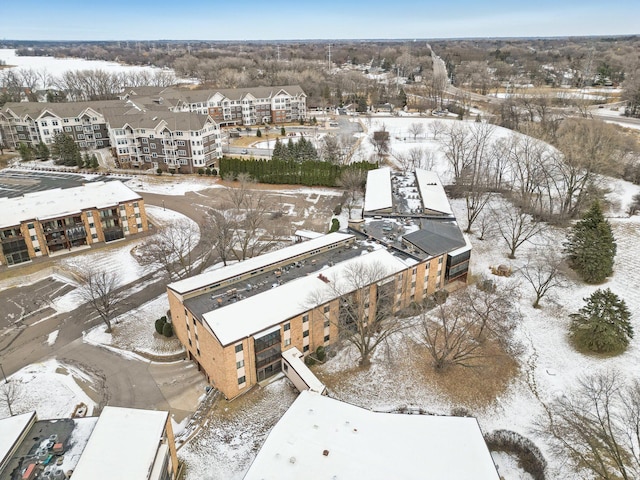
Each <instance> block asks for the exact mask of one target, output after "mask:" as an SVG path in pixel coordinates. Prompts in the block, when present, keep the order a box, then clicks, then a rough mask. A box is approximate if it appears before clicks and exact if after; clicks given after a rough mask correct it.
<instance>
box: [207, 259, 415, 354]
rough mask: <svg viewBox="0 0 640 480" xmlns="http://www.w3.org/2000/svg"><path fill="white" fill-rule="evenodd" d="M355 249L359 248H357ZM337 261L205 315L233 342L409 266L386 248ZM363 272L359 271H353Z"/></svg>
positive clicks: (223, 337) (215, 329)
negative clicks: (362, 284)
mask: <svg viewBox="0 0 640 480" xmlns="http://www.w3.org/2000/svg"><path fill="white" fill-rule="evenodd" d="M354 251H356V252H357V251H360V250H359V249H358V248H357V247H356V248H355V249H354ZM360 252H361V255H359V256H357V257H353V258H351V259H349V260H346V261H343V262H341V263H338V264H336V265H334V266H332V267H326V266H321V267H320V268H318V267H317V266H316V271H315V272H314V273H312V274H310V275H307V276H303V277H299V278H297V279H295V280H292V281H289V282H287V283H284V284H283V285H280V286H276V287H275V288H270V289H267V290H266V291H263V292H262V293H259V294H257V295H255V296H252V297H249V298H246V299H244V300H243V301H241V302H236V303H233V304H231V305H228V306H224V307H221V308H215V309H213V310H211V311H210V312H208V313H205V314H204V315H203V318H204V323H206V324H207V325H208V326H209V328H210V329H211V331H212V332H213V333H214V335H215V336H216V337H217V338H218V341H219V342H220V343H221V344H222V345H230V344H232V343H235V342H238V341H240V340H242V339H244V338H247V337H250V336H252V335H258V334H260V333H264V332H265V331H266V330H267V329H270V328H272V327H274V326H277V325H279V324H280V323H282V322H283V321H285V320H287V319H289V318H293V317H295V316H297V315H301V314H302V313H304V312H306V311H308V310H310V309H312V308H314V307H316V306H319V305H323V304H325V303H327V302H329V301H331V300H333V299H335V298H337V297H339V296H342V295H344V294H346V293H349V292H352V291H354V290H356V289H357V285H359V284H361V282H362V281H363V279H362V275H364V276H365V278H366V281H367V282H370V283H373V282H377V281H380V280H383V279H385V278H388V277H390V276H391V275H394V274H396V273H398V272H401V271H402V270H405V269H406V268H407V267H408V264H407V263H405V262H404V261H403V260H402V259H400V258H398V257H396V256H394V255H392V254H391V253H389V251H388V250H387V249H385V248H379V249H377V250H374V251H373V252H362V251H360ZM360 271H363V272H364V273H363V274H362V275H361V274H356V277H357V278H354V275H353V274H352V273H351V272H360Z"/></svg>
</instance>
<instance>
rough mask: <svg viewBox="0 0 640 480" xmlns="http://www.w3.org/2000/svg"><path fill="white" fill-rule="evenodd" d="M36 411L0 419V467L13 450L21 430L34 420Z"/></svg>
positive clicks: (21, 432)
mask: <svg viewBox="0 0 640 480" xmlns="http://www.w3.org/2000/svg"><path fill="white" fill-rule="evenodd" d="M35 416H36V412H29V413H23V414H22V415H14V416H13V417H7V418H3V419H0V433H2V435H0V467H1V466H2V465H3V464H4V463H5V461H6V460H7V456H8V455H9V453H11V450H13V448H14V446H15V443H16V442H17V441H18V440H19V439H20V437H21V436H22V434H23V432H24V431H25V430H26V429H27V428H28V427H29V425H30V424H31V422H32V421H34V420H35Z"/></svg>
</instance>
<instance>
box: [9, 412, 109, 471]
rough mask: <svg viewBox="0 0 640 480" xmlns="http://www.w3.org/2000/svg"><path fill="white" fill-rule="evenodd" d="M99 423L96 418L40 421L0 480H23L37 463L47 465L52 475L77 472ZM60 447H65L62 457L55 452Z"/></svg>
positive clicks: (32, 429) (45, 467)
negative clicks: (24, 474) (54, 448)
mask: <svg viewBox="0 0 640 480" xmlns="http://www.w3.org/2000/svg"><path fill="white" fill-rule="evenodd" d="M96 422H97V418H95V417H91V418H73V419H71V418H63V419H57V420H39V421H37V422H36V423H35V424H34V425H33V427H31V429H30V430H29V432H28V434H27V435H26V437H25V440H24V441H23V442H22V443H21V444H20V446H19V447H18V449H17V450H16V452H15V453H14V455H13V456H12V457H11V459H10V460H9V462H8V463H7V466H6V467H5V468H4V470H3V471H2V472H0V480H20V479H21V478H22V472H23V471H24V469H25V468H27V467H28V466H29V464H31V463H37V462H42V463H44V464H45V465H44V469H45V470H47V469H48V471H51V473H52V474H53V473H54V470H60V471H62V472H68V471H70V470H74V469H75V468H76V465H77V464H78V461H79V459H80V456H81V454H82V451H83V450H84V448H85V447H86V445H87V442H88V440H89V437H90V436H91V432H92V431H93V429H94V427H95V425H96ZM3 434H4V432H3ZM2 436H4V435H2ZM57 443H61V444H62V451H61V452H60V453H55V452H54V451H53V446H54V444H57ZM59 459H60V460H59ZM58 462H59V463H58Z"/></svg>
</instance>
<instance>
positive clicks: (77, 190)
mask: <svg viewBox="0 0 640 480" xmlns="http://www.w3.org/2000/svg"><path fill="white" fill-rule="evenodd" d="M141 198H142V197H141V196H140V195H138V194H137V193H136V192H134V191H133V190H131V189H130V188H129V187H127V186H126V185H124V184H123V183H122V182H120V181H111V182H92V183H86V184H84V185H82V186H80V187H71V188H65V189H61V188H56V189H53V190H44V191H41V192H32V193H27V194H25V195H23V196H21V197H14V198H0V211H1V212H3V214H2V217H1V218H0V228H3V227H13V226H16V225H20V224H21V223H22V222H24V221H26V220H35V219H38V220H46V219H50V218H58V217H62V216H66V215H72V214H78V213H79V212H80V211H81V210H84V209H87V208H106V207H110V206H113V205H117V204H118V203H121V202H130V201H135V200H140V199H141Z"/></svg>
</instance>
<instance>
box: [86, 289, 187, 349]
mask: <svg viewBox="0 0 640 480" xmlns="http://www.w3.org/2000/svg"><path fill="white" fill-rule="evenodd" d="M167 310H169V301H168V300H167V296H166V295H161V296H160V297H158V298H156V299H154V300H152V301H150V302H147V303H145V304H144V305H140V306H139V307H138V308H135V309H133V310H131V311H129V312H127V313H125V314H123V315H120V316H119V317H116V318H115V319H114V321H113V331H112V332H111V333H106V332H105V331H104V330H105V328H104V325H98V326H97V327H95V328H93V329H91V330H90V331H89V332H87V333H86V334H85V336H84V337H83V340H84V341H85V342H87V343H91V344H93V345H103V346H106V347H112V350H115V351H118V352H122V353H124V354H127V355H128V353H129V352H133V353H143V354H151V355H157V356H163V355H173V354H175V353H180V352H182V351H183V350H184V347H183V346H182V344H181V343H180V341H179V340H178V339H177V337H175V336H173V337H171V338H166V337H164V336H162V335H159V334H158V333H157V332H156V330H155V321H156V320H157V319H158V318H160V317H162V316H165V315H166V314H167ZM125 352H126V353H125Z"/></svg>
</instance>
